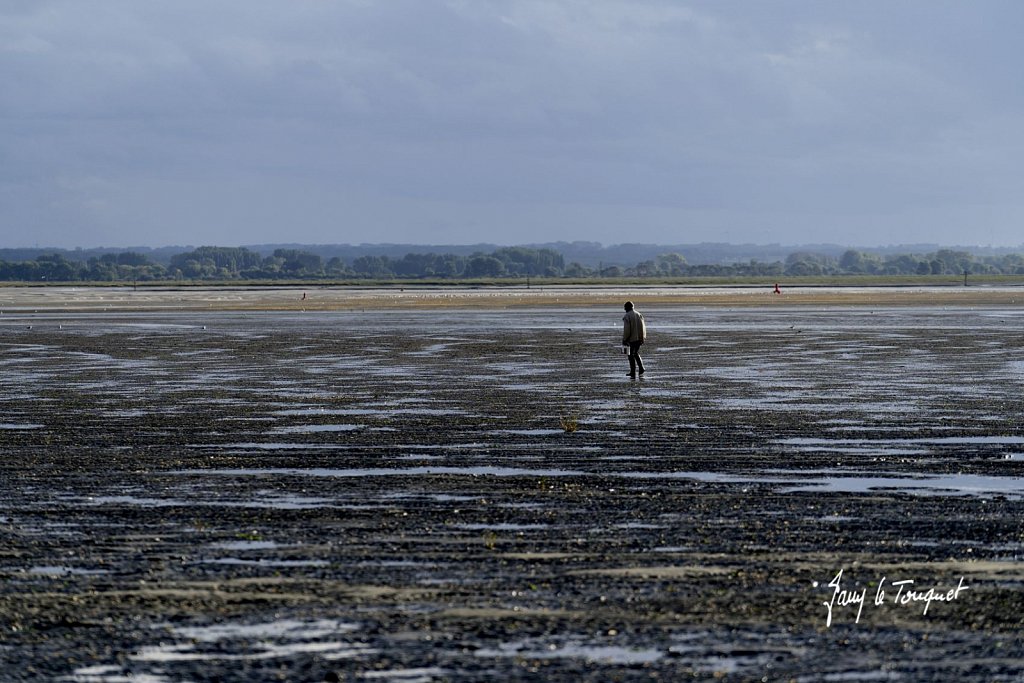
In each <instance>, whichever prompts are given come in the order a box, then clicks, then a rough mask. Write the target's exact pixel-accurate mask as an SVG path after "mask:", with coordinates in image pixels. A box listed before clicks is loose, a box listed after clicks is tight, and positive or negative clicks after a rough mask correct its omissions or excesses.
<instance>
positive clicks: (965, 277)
mask: <svg viewBox="0 0 1024 683" xmlns="http://www.w3.org/2000/svg"><path fill="white" fill-rule="evenodd" d="M966 286H967V269H966V268H964V287H966Z"/></svg>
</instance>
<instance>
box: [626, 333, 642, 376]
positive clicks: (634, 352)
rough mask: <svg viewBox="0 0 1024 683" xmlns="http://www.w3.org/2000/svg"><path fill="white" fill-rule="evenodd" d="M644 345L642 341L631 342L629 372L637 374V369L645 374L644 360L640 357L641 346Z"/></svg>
mask: <svg viewBox="0 0 1024 683" xmlns="http://www.w3.org/2000/svg"><path fill="white" fill-rule="evenodd" d="M642 345H643V342H642V341H639V342H629V374H631V375H635V374H636V371H637V370H639V371H640V374H641V375H642V374H644V362H643V360H641V358H640V347H641V346H642Z"/></svg>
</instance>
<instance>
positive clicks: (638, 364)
mask: <svg viewBox="0 0 1024 683" xmlns="http://www.w3.org/2000/svg"><path fill="white" fill-rule="evenodd" d="M623 308H625V309H626V315H624V316H622V345H623V346H628V347H629V376H630V377H636V373H637V372H639V373H640V374H641V375H642V374H644V362H643V361H642V360H641V359H640V347H641V346H643V343H644V339H645V338H646V337H647V326H646V325H645V324H644V317H643V315H641V314H640V311H636V310H634V309H633V302H632V301H627V302H626V303H625V305H624V306H623Z"/></svg>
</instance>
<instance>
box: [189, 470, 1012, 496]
mask: <svg viewBox="0 0 1024 683" xmlns="http://www.w3.org/2000/svg"><path fill="white" fill-rule="evenodd" d="M169 474H176V475H183V476H281V475H285V476H300V477H302V476H305V477H339V478H358V477H401V476H442V475H455V476H474V477H486V476H491V477H583V476H596V477H608V478H621V479H662V480H672V479H678V480H692V481H698V482H706V483H716V484H789V485H790V486H789V487H788V488H784V489H782V490H781V492H783V493H799V492H805V491H809V490H823V491H831V492H838V493H868V492H871V491H874V490H878V489H896V490H900V491H906V492H907V493H913V494H916V495H954V496H955V495H981V496H989V495H1003V496H1008V497H1012V498H1019V497H1022V496H1024V479H1021V478H1020V477H993V476H982V475H969V474H927V475H904V474H899V473H891V474H888V473H886V474H888V476H879V475H878V474H877V473H869V474H868V476H861V475H862V474H864V473H859V472H844V471H836V472H822V471H819V470H813V471H802V470H770V471H769V472H768V473H767V475H768V476H750V475H737V474H725V473H721V472H688V471H678V472H586V471H582V470H567V469H525V468H515V467H498V466H488V465H481V466H471V467H407V468H394V469H390V468H367V469H330V468H310V469H298V468H268V469H244V468H242V469H210V470H175V471H172V472H169ZM822 475H824V476H822Z"/></svg>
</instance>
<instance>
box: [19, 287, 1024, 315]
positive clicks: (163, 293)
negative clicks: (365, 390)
mask: <svg viewBox="0 0 1024 683" xmlns="http://www.w3.org/2000/svg"><path fill="white" fill-rule="evenodd" d="M626 299H633V300H634V301H636V302H637V303H638V305H673V306H676V305H678V306H758V307H760V306H771V307H778V306H806V305H820V306H835V305H849V306H1008V305H1016V304H1018V303H1021V302H1024V287H1012V286H1000V287H952V286H951V287H784V288H783V291H782V294H775V293H773V289H772V287H771V286H770V285H765V286H763V287H695V286H661V287H639V286H637V287H587V286H547V287H533V288H526V287H522V286H520V287H461V286H457V287H409V288H400V287H396V288H381V287H376V288H365V287H347V286H337V287H320V286H311V287H309V288H302V287H185V288H163V287H160V288H140V289H137V290H136V289H133V288H131V287H6V288H0V313H8V314H10V313H56V312H61V311H65V312H77V313H86V312H110V311H125V312H144V311H167V312H171V311H195V310H221V311H232V310H237V311H258V310H265V311H302V310H314V311H332V310H339V311H340V310H353V309H363V308H389V309H421V308H499V309H500V308H530V307H545V306H559V307H581V306H605V305H613V304H614V305H618V304H620V303H621V302H622V301H624V300H626Z"/></svg>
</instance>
